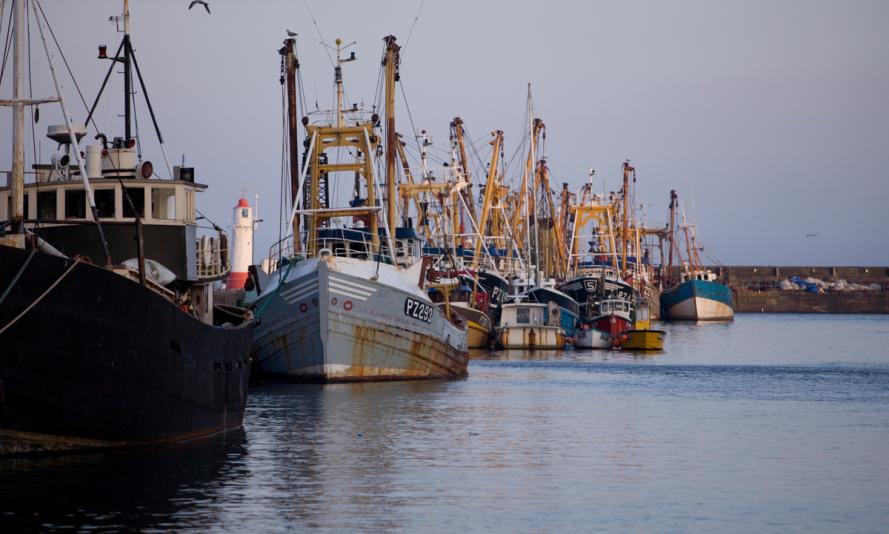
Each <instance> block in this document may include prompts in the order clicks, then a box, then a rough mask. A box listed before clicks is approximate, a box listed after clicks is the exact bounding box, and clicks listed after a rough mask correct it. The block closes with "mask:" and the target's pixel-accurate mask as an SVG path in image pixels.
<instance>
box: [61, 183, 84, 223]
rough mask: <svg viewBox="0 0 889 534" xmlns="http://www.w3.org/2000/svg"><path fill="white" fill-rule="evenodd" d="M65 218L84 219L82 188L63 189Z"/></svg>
mask: <svg viewBox="0 0 889 534" xmlns="http://www.w3.org/2000/svg"><path fill="white" fill-rule="evenodd" d="M65 218H66V219H86V191H84V190H83V189H66V190H65Z"/></svg>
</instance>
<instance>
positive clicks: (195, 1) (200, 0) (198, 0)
mask: <svg viewBox="0 0 889 534" xmlns="http://www.w3.org/2000/svg"><path fill="white" fill-rule="evenodd" d="M197 4H200V5H202V6H204V9H206V10H207V14H208V15H209V14H210V4H208V3H207V0H191V3H190V4H188V9H191V8H193V7H194V6H195V5H197Z"/></svg>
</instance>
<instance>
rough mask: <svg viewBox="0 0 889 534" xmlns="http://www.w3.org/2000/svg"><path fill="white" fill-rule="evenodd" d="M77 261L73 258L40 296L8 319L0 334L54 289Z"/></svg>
mask: <svg viewBox="0 0 889 534" xmlns="http://www.w3.org/2000/svg"><path fill="white" fill-rule="evenodd" d="M78 263H80V258H77V259H75V260H74V263H72V264H71V266H70V267H68V268H67V269H66V270H65V272H63V273H62V276H60V277H59V278H58V280H56V281H55V282H53V283H52V285H51V286H49V287H48V288H46V291H44V292H43V293H41V294H40V296H39V297H37V299H36V300H34V302H32V303H31V304H30V305H29V306H28V307H27V308H25V309H24V310H22V312H21V313H20V314H18V315H17V316H15V318H14V319H13V320H12V321H10V322H9V324H7V325H6V326H4V327H3V328H2V329H0V335H3V333H4V332H6V331H7V330H9V328H10V327H11V326H12V325H14V324H15V323H17V322H18V320H19V319H21V318H22V317H24V316H25V314H26V313H28V312H29V311H31V309H32V308H34V306H36V305H38V304H40V301H42V300H43V299H44V298H45V297H46V296H47V295H49V292H50V291H52V290H53V289H55V287H56V286H57V285H59V283H60V282H61V281H62V280H64V279H65V277H66V276H68V273H70V272H71V271H72V270H74V267H76V266H77V264H78Z"/></svg>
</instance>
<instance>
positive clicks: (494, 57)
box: [0, 0, 889, 265]
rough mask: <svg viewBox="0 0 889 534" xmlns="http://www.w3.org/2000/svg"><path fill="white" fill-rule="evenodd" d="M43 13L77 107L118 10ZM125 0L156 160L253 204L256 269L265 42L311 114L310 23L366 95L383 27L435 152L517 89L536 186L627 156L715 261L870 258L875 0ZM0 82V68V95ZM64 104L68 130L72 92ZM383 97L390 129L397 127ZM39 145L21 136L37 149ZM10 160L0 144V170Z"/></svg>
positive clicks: (209, 197) (877, 40) (657, 219)
mask: <svg viewBox="0 0 889 534" xmlns="http://www.w3.org/2000/svg"><path fill="white" fill-rule="evenodd" d="M42 3H43V7H44V10H45V11H46V14H47V17H48V18H49V21H50V23H51V24H52V26H53V29H54V30H55V32H56V36H57V37H58V39H59V41H60V42H61V43H62V45H63V47H64V49H65V51H66V52H65V53H66V56H67V58H68V61H69V63H70V65H71V67H72V69H73V71H74V73H75V76H76V78H77V80H78V83H79V84H80V86H81V88H82V89H83V90H84V93H85V95H86V98H87V100H88V101H91V100H92V98H93V97H94V95H95V93H96V91H97V89H98V87H99V85H100V83H101V79H102V77H103V75H104V71H105V69H107V67H108V64H107V62H102V61H98V60H97V59H96V45H98V44H107V45H108V46H109V49H110V50H109V53H111V52H113V50H114V49H116V46H117V44H118V42H119V38H120V35H119V34H117V33H116V32H115V28H114V25H113V24H112V23H109V22H108V17H109V16H111V15H115V14H117V13H118V12H119V11H120V6H121V2H120V1H110V0H107V1H106V0H92V1H86V0H81V1H77V2H71V1H67V0H66V1H62V0H56V1H52V0H43V2H42ZM130 3H131V13H132V29H131V32H132V35H133V42H134V45H135V47H136V54H137V57H138V60H139V64H140V66H141V68H142V71H143V73H144V75H145V76H146V78H147V80H146V81H147V83H148V91H149V94H150V96H151V98H152V101H153V104H154V107H155V110H156V112H157V115H158V118H159V120H160V125H161V128H162V130H163V132H164V136H165V141H166V145H167V150H168V153H169V154H170V156H171V159H175V160H176V161H178V160H179V159H180V158H181V155H182V154H183V153H184V154H185V156H186V161H187V162H188V164H192V165H194V166H195V167H196V168H197V171H196V174H197V178H198V181H200V182H203V183H206V184H208V185H209V186H210V191H209V192H208V193H205V194H202V195H201V196H200V197H199V208H200V209H201V210H202V211H204V212H205V213H206V214H207V215H208V216H210V217H211V218H212V219H215V220H216V221H217V222H219V223H221V224H226V225H227V224H230V220H231V208H232V206H234V204H235V203H236V201H237V198H238V197H239V196H240V194H241V191H242V190H244V189H246V190H247V191H248V195H249V198H250V200H251V202H252V201H253V195H257V194H258V195H259V196H260V212H261V213H260V215H261V216H262V217H263V218H264V219H265V220H266V223H264V224H263V225H261V228H260V231H259V235H258V236H257V240H256V241H257V260H258V259H259V257H261V256H262V255H263V252H264V251H265V250H267V248H268V246H269V245H270V244H271V243H272V242H273V241H274V240H275V239H276V237H277V218H278V213H277V207H276V206H277V198H278V191H279V183H280V161H281V89H280V85H279V84H278V76H279V65H280V58H279V56H278V53H277V50H278V48H279V47H280V46H281V41H282V39H283V38H285V37H286V35H285V29H286V28H289V29H291V30H293V31H296V32H297V33H299V37H298V41H297V46H298V53H299V56H300V62H301V66H302V77H303V83H304V89H305V92H306V99H307V100H308V102H309V103H310V106H311V107H314V103H315V102H316V101H317V102H318V104H319V105H320V106H321V107H322V108H327V107H330V106H331V105H332V100H331V98H332V92H331V87H332V84H331V80H332V69H331V66H330V62H329V59H328V57H327V54H326V52H325V49H324V48H322V47H321V46H320V44H319V42H320V40H321V38H320V37H319V29H320V32H321V34H322V35H323V38H324V39H325V40H326V41H327V42H329V43H331V44H332V43H333V41H334V39H335V38H336V37H341V38H342V39H343V40H344V41H345V42H351V41H357V45H356V46H355V47H353V48H351V49H350V50H354V51H356V53H357V55H358V58H359V60H358V61H357V62H355V63H350V64H348V65H347V66H346V67H345V70H346V74H345V76H346V84H347V92H348V97H349V100H350V101H354V102H365V103H366V104H368V105H369V104H370V103H372V101H373V100H374V96H375V91H376V82H377V75H378V71H379V59H380V55H381V52H382V46H383V43H382V37H383V36H385V35H387V34H394V35H395V36H397V37H398V39H399V42H401V43H402V45H405V44H406V48H405V50H404V55H403V60H402V67H401V75H402V81H403V87H404V90H405V94H406V96H407V103H408V105H409V106H410V112H411V115H412V117H413V119H414V124H415V125H416V127H417V128H418V129H420V128H425V129H427V130H429V131H430V132H431V134H432V137H433V141H434V142H436V144H438V145H439V146H440V147H441V148H443V149H447V142H448V124H449V122H450V120H451V119H452V118H453V117H455V116H460V117H462V118H463V120H464V121H465V125H466V129H467V132H468V133H469V135H470V136H471V138H472V139H473V140H475V141H477V142H479V146H480V147H484V146H485V142H484V140H485V139H487V138H488V136H489V132H490V131H491V130H494V129H502V130H504V131H505V134H506V144H507V150H506V152H507V155H509V154H511V153H512V152H513V151H514V150H515V148H516V146H517V144H518V143H519V142H520V139H521V136H522V130H521V128H522V121H523V117H524V108H525V95H526V90H527V84H528V83H529V82H530V83H531V84H532V91H533V96H534V104H535V111H536V114H537V115H538V116H539V117H541V118H542V119H543V120H544V122H545V123H546V125H547V141H546V152H547V156H548V161H549V165H550V168H551V170H552V174H553V181H554V182H556V183H561V182H568V183H569V184H571V186H572V189H574V188H576V187H577V186H579V185H580V184H582V183H584V182H585V181H586V180H587V172H588V169H589V168H595V169H596V170H597V176H596V180H597V182H596V184H597V189H599V190H601V189H602V187H604V185H603V183H604V184H607V187H608V189H617V188H618V187H619V179H620V166H621V162H622V161H623V160H624V159H626V158H629V159H631V160H632V162H633V164H634V165H635V167H636V169H637V173H638V177H639V182H638V194H639V199H640V201H641V202H644V203H645V204H647V205H648V206H647V211H648V218H649V223H650V224H660V223H662V222H663V221H664V220H665V217H666V213H667V211H666V207H667V204H668V200H669V198H668V197H669V191H670V189H676V190H677V191H678V193H679V195H680V198H681V199H682V200H684V201H685V203H686V204H685V205H686V209H687V210H688V212H689V215H691V214H692V212H694V214H695V217H696V220H697V223H698V227H699V232H700V235H701V238H702V240H703V243H704V245H705V246H706V247H707V253H709V254H712V255H713V256H714V257H716V258H718V259H719V260H721V261H722V262H723V263H725V264H834V265H857V264H882V265H887V264H889V215H887V209H886V205H887V202H889V2H886V1H884V0H877V1H859V0H849V1H839V0H837V1H818V0H798V1H789V0H788V1H758V0H745V1H743V2H714V1H712V0H711V1H708V0H700V1H673V2H664V1H658V0H653V1H623V2H596V1H558V0H550V1H548V2H529V1H518V0H516V1H509V2H506V1H503V2H493V1H479V0H476V1H464V0H450V1H447V2H444V1H435V0H428V1H426V2H425V3H422V1H421V0H398V1H389V0H387V1H377V2H368V1H366V0H365V1H335V2H334V1H319V0H308V7H309V8H310V9H311V11H312V13H313V14H314V17H315V19H316V20H317V23H318V27H317V28H316V27H315V25H314V24H313V21H312V18H311V17H310V15H309V11H308V10H307V7H306V3H305V2H303V1H302V0H289V1H270V0H269V1H267V0H263V1H250V2H245V1H235V0H211V1H210V8H211V10H212V15H208V14H207V13H206V12H205V11H204V10H203V9H202V8H200V6H196V7H195V8H194V9H192V10H190V11H189V10H188V9H187V7H188V0H181V1H172V0H151V1H148V0H132V1H131V2H130ZM421 4H422V9H420V7H421ZM418 10H419V17H418V20H417V23H416V25H415V27H414V28H413V33H412V34H411V35H410V40H409V41H408V35H409V34H410V33H411V26H412V23H413V21H414V18H415V16H416V15H417V13H418ZM4 27H5V21H4ZM32 41H33V45H32V46H33V50H32V62H33V63H34V66H35V70H37V68H38V67H40V66H41V65H43V64H44V63H40V62H39V61H38V58H39V57H41V56H42V49H40V48H38V46H39V41H38V39H37V32H36V28H35V27H34V26H33V23H32ZM38 54H39V55H38ZM57 68H59V69H62V70H64V66H63V65H61V64H60V65H57ZM10 82H11V73H9V72H7V75H6V76H4V79H3V83H2V88H0V89H2V91H0V94H2V95H3V98H8V97H9V96H8V95H10V94H11V89H10V87H11V85H10ZM33 83H34V95H35V96H45V95H49V94H51V93H52V85H51V82H50V79H49V78H48V76H47V75H46V74H45V73H37V72H35V77H34V82H33ZM121 85H122V82H121V80H120V79H116V80H114V85H113V86H112V88H111V91H112V93H110V94H109V95H107V96H106V100H105V101H104V104H105V105H104V108H103V110H102V112H101V113H100V114H99V116H98V118H99V123H100V127H101V128H102V129H104V130H105V131H106V133H108V134H109V137H111V136H112V135H114V134H116V135H121V134H122V126H121V125H120V121H119V120H118V119H117V118H116V116H117V114H118V113H121V112H122V111H121V110H122V99H121V95H120V92H121ZM65 96H66V97H67V98H68V100H69V102H70V105H71V108H72V109H74V110H76V112H75V113H74V114H75V119H76V120H80V121H82V120H83V119H84V118H85V113H84V111H83V105H82V104H81V103H80V100H79V97H78V96H77V94H76V91H75V90H74V88H73V87H72V84H71V83H70V81H67V82H66V95H65ZM399 100H400V103H399V105H400V110H399V116H398V119H397V128H398V130H399V131H400V132H402V133H404V134H405V135H407V136H410V133H411V124H410V122H409V120H408V116H407V114H406V113H405V106H404V102H403V101H402V100H401V99H400V98H399ZM41 115H42V116H41V121H40V125H39V126H38V136H42V135H43V133H45V128H46V126H47V125H48V124H51V123H54V122H59V121H60V118H61V115H60V114H59V113H58V112H57V111H56V110H55V109H50V106H44V108H43V109H42V110H41ZM2 121H3V122H2V124H3V127H2V128H0V143H2V146H4V147H9V146H10V141H9V139H10V130H11V123H12V120H11V113H10V111H9V110H8V109H6V108H4V109H3V110H2ZM139 121H140V125H139V126H140V130H141V133H142V138H143V139H144V140H145V155H146V157H147V158H148V159H151V160H153V161H155V162H156V164H158V163H160V162H161V161H162V157H161V155H160V152H159V151H158V150H157V147H156V143H155V142H154V141H153V140H151V136H150V134H151V130H150V122H149V117H148V114H147V112H145V111H144V109H143V110H140V113H139ZM29 146H30V142H29ZM53 149H54V147H53V146H51V144H50V142H49V141H48V140H47V141H43V142H41V148H40V150H41V151H42V152H43V154H44V156H45V158H44V159H47V158H46V156H47V155H48V154H50V153H51V151H52V150H53ZM10 152H11V151H10V150H9V148H7V149H6V150H3V151H2V152H0V166H2V168H4V169H8V168H9V165H10V159H11V158H10ZM30 152H31V150H30V148H29V158H30ZM439 153H440V152H439ZM486 154H487V152H486V151H485V152H482V154H481V155H482V157H486ZM816 232H817V233H818V235H817V236H816V237H809V238H807V237H805V236H806V234H809V233H816Z"/></svg>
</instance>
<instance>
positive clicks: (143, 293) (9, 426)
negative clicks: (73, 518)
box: [0, 246, 253, 454]
mask: <svg viewBox="0 0 889 534" xmlns="http://www.w3.org/2000/svg"><path fill="white" fill-rule="evenodd" d="M28 254H29V251H27V250H21V249H17V248H12V247H5V246H0V288H3V290H5V289H6V288H7V287H9V286H10V285H11V282H12V280H13V278H14V277H15V276H16V274H17V273H19V271H20V270H21V267H22V265H23V264H24V262H25V261H26V259H27V257H28ZM71 263H72V260H69V259H65V258H58V257H55V256H48V255H46V254H42V253H36V254H35V255H34V256H33V257H32V259H31V261H30V263H29V264H28V266H27V268H25V269H24V270H21V276H20V277H19V279H18V280H17V281H16V283H15V285H13V286H12V288H11V290H10V292H9V294H8V296H7V297H6V299H5V300H3V302H2V303H0V329H2V328H3V327H5V326H6V325H8V324H10V322H11V321H12V320H13V319H14V318H15V317H16V316H18V315H19V314H20V313H21V312H22V311H23V310H25V309H26V307H27V306H29V305H31V304H32V303H33V302H34V301H35V300H36V299H37V298H38V296H39V295H41V294H42V293H43V292H44V291H45V290H46V289H47V288H49V287H50V286H51V285H52V284H53V283H55V282H56V281H57V280H59V278H60V277H61V276H62V274H63V273H64V272H65V271H66V270H67V269H68V268H69V267H70V265H71ZM252 337H253V323H252V322H247V323H244V324H241V325H239V326H237V327H233V328H221V327H214V326H210V325H207V324H204V323H202V322H200V321H198V320H196V319H194V318H193V317H191V316H190V315H187V314H185V313H183V312H182V310H180V309H179V308H177V307H176V306H175V305H174V304H173V303H171V302H170V301H168V300H167V299H165V298H163V297H162V296H160V295H158V294H157V293H155V292H153V291H151V290H150V289H147V288H145V287H142V286H140V285H139V284H138V283H135V282H133V281H131V280H129V279H127V278H125V277H123V276H121V275H118V274H115V273H114V272H112V271H109V270H106V269H104V268H101V267H97V266H94V265H90V264H87V263H80V264H77V265H76V266H74V267H73V269H72V270H71V271H70V272H69V273H68V274H67V275H66V276H65V277H64V278H63V279H62V280H61V281H60V282H59V283H58V285H57V286H56V287H55V288H54V289H53V290H52V291H51V292H49V293H47V295H46V297H45V298H44V299H43V300H41V301H40V302H39V303H38V304H37V305H36V306H34V307H33V308H31V309H30V311H28V312H27V313H26V314H25V315H23V316H22V317H21V319H19V320H18V322H16V323H15V324H13V325H12V326H11V327H10V328H9V329H8V330H6V331H5V332H3V333H2V334H0V454H15V453H25V452H49V451H62V450H73V449H90V448H99V447H115V446H124V445H142V444H149V443H160V442H173V441H182V440H191V439H195V438H200V437H204V436H209V435H213V434H218V433H221V432H226V431H228V430H232V429H237V428H239V427H240V426H241V423H242V421H243V416H244V408H245V405H246V401H247V385H248V381H249V378H250V343H251V340H252Z"/></svg>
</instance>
